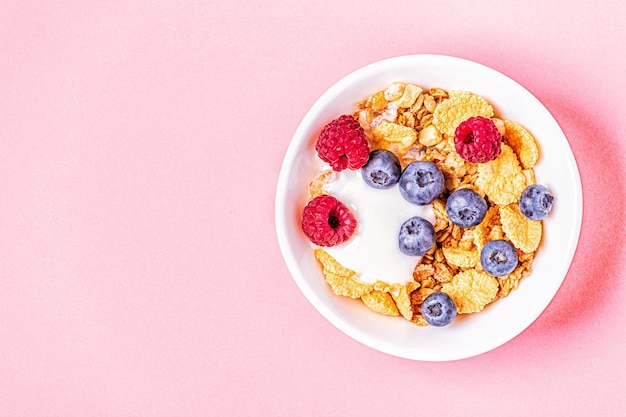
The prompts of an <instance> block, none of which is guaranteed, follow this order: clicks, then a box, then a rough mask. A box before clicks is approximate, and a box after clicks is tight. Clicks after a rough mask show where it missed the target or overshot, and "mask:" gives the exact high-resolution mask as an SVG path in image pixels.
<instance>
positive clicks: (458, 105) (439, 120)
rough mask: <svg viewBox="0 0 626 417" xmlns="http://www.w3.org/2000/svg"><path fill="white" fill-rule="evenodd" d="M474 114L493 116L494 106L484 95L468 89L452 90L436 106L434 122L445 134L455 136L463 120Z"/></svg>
mask: <svg viewBox="0 0 626 417" xmlns="http://www.w3.org/2000/svg"><path fill="white" fill-rule="evenodd" d="M473 116H483V117H488V118H490V117H492V116H493V107H491V104H489V103H488V102H487V100H485V99H484V98H483V97H480V96H477V95H474V94H472V93H470V92H467V91H451V92H450V97H449V98H447V99H445V100H443V101H442V102H441V103H439V105H438V106H437V107H436V108H435V111H434V113H433V124H434V125H435V126H436V127H437V129H439V131H440V132H442V133H443V134H445V135H448V136H454V131H455V130H456V128H457V126H458V125H459V124H461V122H463V121H465V120H467V119H468V118H470V117H473Z"/></svg>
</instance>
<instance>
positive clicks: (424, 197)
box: [399, 161, 444, 206]
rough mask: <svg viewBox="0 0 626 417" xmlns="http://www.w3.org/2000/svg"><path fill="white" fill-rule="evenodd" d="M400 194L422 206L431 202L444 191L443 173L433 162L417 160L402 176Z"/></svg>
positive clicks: (405, 169) (408, 166)
mask: <svg viewBox="0 0 626 417" xmlns="http://www.w3.org/2000/svg"><path fill="white" fill-rule="evenodd" d="M399 184H400V194H402V197H404V198H405V199H406V200H407V201H409V202H411V203H413V204H417V205H420V206H423V205H426V204H430V203H431V202H432V201H433V200H434V199H435V198H437V197H438V196H439V195H440V194H441V193H442V192H443V186H444V178H443V174H442V173H441V171H440V170H439V168H438V167H437V165H435V164H434V163H432V162H426V161H415V162H411V163H410V164H409V165H407V167H406V168H404V171H403V172H402V175H401V176H400V183H399Z"/></svg>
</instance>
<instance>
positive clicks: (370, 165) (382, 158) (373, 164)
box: [361, 149, 402, 188]
mask: <svg viewBox="0 0 626 417" xmlns="http://www.w3.org/2000/svg"><path fill="white" fill-rule="evenodd" d="M401 172H402V168H401V167H400V161H399V160H398V157H397V156H396V155H394V154H393V152H390V151H387V150H385V149H377V150H375V151H372V152H370V157H369V160H368V161H367V163H366V164H365V165H363V167H362V168H361V175H362V176H363V180H364V181H365V183H366V184H367V185H369V186H370V187H374V188H391V187H393V186H394V185H396V184H397V183H398V181H399V180H400V173H401Z"/></svg>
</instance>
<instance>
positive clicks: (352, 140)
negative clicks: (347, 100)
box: [315, 114, 370, 171]
mask: <svg viewBox="0 0 626 417" xmlns="http://www.w3.org/2000/svg"><path fill="white" fill-rule="evenodd" d="M315 150H316V151H317V154H318V155H319V157H320V158H321V159H322V161H324V162H328V163H329V164H330V166H331V167H332V168H333V170H334V171H343V170H344V169H346V168H350V169H354V170H356V169H359V168H361V167H362V166H363V165H365V163H366V162H367V160H368V158H369V153H370V150H369V144H368V143H367V137H366V136H365V132H364V131H363V128H362V127H361V125H360V124H359V122H358V121H357V120H356V119H355V118H354V117H353V116H351V115H347V114H344V115H343V116H340V117H339V118H337V119H335V120H333V121H332V122H330V123H328V124H327V125H326V126H324V129H322V132H321V133H320V135H319V137H318V138H317V143H316V144H315Z"/></svg>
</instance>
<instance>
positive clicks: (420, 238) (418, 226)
mask: <svg viewBox="0 0 626 417" xmlns="http://www.w3.org/2000/svg"><path fill="white" fill-rule="evenodd" d="M434 244H435V228H434V227H433V225H432V224H430V222H429V221H428V220H426V219H424V218H422V217H419V216H415V217H411V218H410V219H409V220H407V221H405V222H404V223H403V224H402V226H401V227H400V233H399V234H398V245H399V247H400V250H401V251H402V253H404V254H405V255H410V256H421V255H423V254H425V253H426V252H428V251H429V250H430V248H432V247H433V245H434Z"/></svg>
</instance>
